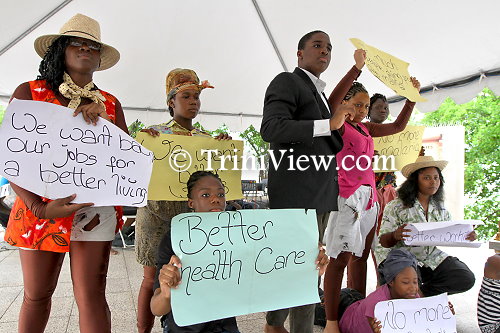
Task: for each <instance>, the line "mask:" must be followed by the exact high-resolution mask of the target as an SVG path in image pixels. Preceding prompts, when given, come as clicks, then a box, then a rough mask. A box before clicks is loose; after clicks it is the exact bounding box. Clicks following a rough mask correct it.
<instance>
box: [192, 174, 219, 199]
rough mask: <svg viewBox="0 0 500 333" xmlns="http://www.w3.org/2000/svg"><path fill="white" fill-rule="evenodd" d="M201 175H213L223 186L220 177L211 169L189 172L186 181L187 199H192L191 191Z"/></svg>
mask: <svg viewBox="0 0 500 333" xmlns="http://www.w3.org/2000/svg"><path fill="white" fill-rule="evenodd" d="M203 177H214V178H215V179H217V180H218V181H219V182H220V183H221V185H222V186H223V187H224V184H223V183H222V179H220V177H219V175H218V174H216V173H214V172H212V171H196V172H194V173H193V174H191V176H189V179H188V181H187V190H188V193H187V196H188V198H189V199H192V193H193V188H194V186H195V185H196V183H197V182H198V181H199V180H200V179H202V178H203Z"/></svg>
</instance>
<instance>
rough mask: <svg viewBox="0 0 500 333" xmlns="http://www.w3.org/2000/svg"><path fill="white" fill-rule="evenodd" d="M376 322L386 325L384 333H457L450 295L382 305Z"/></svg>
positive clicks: (376, 312)
mask: <svg viewBox="0 0 500 333" xmlns="http://www.w3.org/2000/svg"><path fill="white" fill-rule="evenodd" d="M375 318H376V319H377V320H379V321H380V322H381V324H382V333H414V332H422V333H444V332H446V333H456V332H457V323H456V319H455V315H454V314H453V313H452V312H451V310H450V307H449V305H448V296H447V295H446V294H441V295H438V296H432V297H422V298H415V299H393V300H390V301H384V302H378V303H377V305H375Z"/></svg>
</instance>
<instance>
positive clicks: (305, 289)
mask: <svg viewBox="0 0 500 333" xmlns="http://www.w3.org/2000/svg"><path fill="white" fill-rule="evenodd" d="M171 235H172V248H173V250H174V252H175V253H176V255H177V256H178V257H179V258H180V260H181V264H182V268H181V273H182V282H181V284H180V285H179V287H178V288H176V289H172V291H171V292H172V314H173V316H174V319H175V322H176V323H177V324H178V325H180V326H187V325H192V324H196V323H202V322H207V321H211V320H215V319H221V318H227V317H231V316H237V315H244V314H249V313H254V312H262V311H269V310H276V309H282V308H288V307H294V306H299V305H304V304H312V303H317V302H319V298H318V271H317V270H316V264H315V261H316V258H317V256H318V251H319V250H318V227H317V222H316V211H315V210H308V211H305V210H304V209H265V210H264V209H262V210H260V209H259V210H241V211H236V212H220V213H185V214H180V215H177V216H176V217H174V218H173V219H172V233H171Z"/></svg>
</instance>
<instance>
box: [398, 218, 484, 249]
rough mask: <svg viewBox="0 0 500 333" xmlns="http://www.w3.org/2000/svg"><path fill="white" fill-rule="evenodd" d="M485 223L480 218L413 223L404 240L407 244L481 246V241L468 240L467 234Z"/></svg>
mask: <svg viewBox="0 0 500 333" xmlns="http://www.w3.org/2000/svg"><path fill="white" fill-rule="evenodd" d="M478 224H483V222H482V221H478V220H457V221H446V222H424V223H411V224H408V225H407V226H406V228H407V229H410V230H411V232H410V233H409V237H408V238H406V239H405V240H404V243H405V244H406V245H413V246H457V247H479V246H481V244H482V243H481V242H477V241H474V242H471V241H469V240H467V239H466V238H467V235H469V233H470V232H472V231H473V230H474V226H475V225H478Z"/></svg>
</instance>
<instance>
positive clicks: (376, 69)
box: [350, 38, 427, 102]
mask: <svg viewBox="0 0 500 333" xmlns="http://www.w3.org/2000/svg"><path fill="white" fill-rule="evenodd" d="M350 41H351V43H352V44H353V45H354V46H355V47H357V48H358V49H363V50H365V51H366V61H365V63H366V67H367V68H368V69H369V70H370V72H372V74H373V75H375V76H376V77H377V79H379V80H380V81H382V83H384V84H385V85H386V86H387V87H389V88H391V89H392V90H394V92H395V93H396V94H398V95H401V96H404V97H406V98H408V99H409V100H410V101H412V102H426V101H427V99H425V98H423V97H422V96H420V93H419V91H418V90H417V89H416V88H415V87H414V86H413V84H412V83H411V80H410V74H409V73H408V66H409V65H410V64H409V63H407V62H405V61H403V60H401V59H398V58H396V57H395V56H392V55H390V54H389V53H386V52H384V51H382V50H379V49H377V48H376V47H373V46H371V45H368V44H366V43H365V42H363V41H362V40H360V39H357V38H351V39H350Z"/></svg>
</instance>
